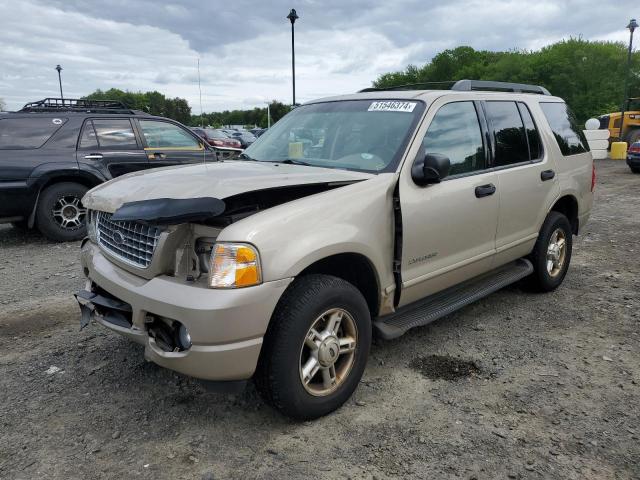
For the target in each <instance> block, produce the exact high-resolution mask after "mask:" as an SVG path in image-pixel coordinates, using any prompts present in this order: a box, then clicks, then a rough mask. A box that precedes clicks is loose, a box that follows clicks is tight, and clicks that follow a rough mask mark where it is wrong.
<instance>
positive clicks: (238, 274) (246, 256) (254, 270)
mask: <svg viewBox="0 0 640 480" xmlns="http://www.w3.org/2000/svg"><path fill="white" fill-rule="evenodd" d="M260 283H262V272H261V271H260V259H259V257H258V251H257V250H256V249H255V247H253V246H251V245H248V244H246V243H216V244H215V245H214V246H213V250H212V251H211V264H210V268H209V287H211V288H243V287H251V286H253V285H258V284H260Z"/></svg>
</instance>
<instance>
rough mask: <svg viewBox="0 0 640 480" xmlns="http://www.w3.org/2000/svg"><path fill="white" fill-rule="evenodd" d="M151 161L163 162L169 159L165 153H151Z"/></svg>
mask: <svg viewBox="0 0 640 480" xmlns="http://www.w3.org/2000/svg"><path fill="white" fill-rule="evenodd" d="M148 156H149V160H154V159H155V160H162V159H165V158H167V155H166V154H165V153H160V152H155V153H150V154H149V155H148Z"/></svg>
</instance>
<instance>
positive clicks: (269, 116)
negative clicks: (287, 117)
mask: <svg viewBox="0 0 640 480" xmlns="http://www.w3.org/2000/svg"><path fill="white" fill-rule="evenodd" d="M265 103H266V104H267V128H271V103H270V102H265Z"/></svg>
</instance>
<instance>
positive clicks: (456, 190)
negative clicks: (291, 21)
mask: <svg viewBox="0 0 640 480" xmlns="http://www.w3.org/2000/svg"><path fill="white" fill-rule="evenodd" d="M491 90H493V91H491ZM594 183H595V171H594V169H593V160H592V157H591V154H590V152H589V150H588V146H587V143H586V140H585V138H584V136H583V133H582V131H581V130H579V129H578V128H577V127H576V126H575V123H574V121H573V117H572V116H571V113H570V111H569V110H568V108H567V106H566V104H565V103H564V102H563V101H562V99H560V98H557V97H553V96H551V95H550V94H549V92H547V91H546V90H545V89H544V88H542V87H536V86H530V85H520V84H501V83H498V82H475V81H460V82H458V83H456V84H455V85H454V86H453V88H452V89H450V90H406V89H405V90H386V91H384V90H380V91H376V90H373V89H368V91H363V92H360V93H357V94H353V95H345V96H340V97H333V98H328V99H322V100H318V101H314V102H310V103H308V104H305V105H302V106H300V107H298V108H296V109H294V110H293V111H292V112H291V113H289V114H288V115H287V116H285V117H284V118H283V119H282V120H280V121H279V122H277V123H276V124H275V125H274V126H273V127H272V128H271V129H269V130H268V131H267V132H266V133H264V134H263V135H262V136H261V137H260V138H259V139H258V140H257V141H256V142H255V143H254V144H253V145H252V146H250V147H249V148H248V149H247V150H246V151H245V153H244V154H243V156H242V158H240V159H238V160H224V161H219V162H213V163H205V164H202V165H190V166H179V167H167V168H159V169H155V170H152V171H147V172H145V173H138V172H136V173H132V174H129V175H125V176H123V177H120V178H118V179H115V180H111V181H109V182H107V183H104V184H102V185H99V186H97V187H95V188H94V189H93V190H91V191H90V192H88V193H87V195H86V196H85V197H84V199H83V204H84V205H85V206H86V207H87V208H88V209H89V214H88V217H89V220H88V235H89V236H88V238H86V239H85V240H84V241H83V243H82V250H81V263H82V266H83V269H84V273H85V275H86V278H87V282H86V287H85V289H84V290H82V291H80V292H78V293H77V295H76V298H77V300H78V302H79V304H80V307H81V313H82V316H81V326H83V327H84V326H86V325H87V324H89V323H90V322H91V321H92V320H93V321H95V322H97V323H99V324H101V325H103V326H104V327H107V328H109V329H111V330H113V331H114V332H116V333H118V334H121V335H123V336H125V337H128V338H129V339H131V340H132V341H134V342H137V343H139V344H141V345H144V352H145V357H146V358H147V359H148V360H149V361H152V362H155V363H156V364H158V365H160V366H163V367H166V368H169V369H172V370H174V371H177V372H181V373H183V374H186V375H190V376H193V377H197V378H200V379H205V380H211V381H216V382H238V381H244V380H247V379H250V378H253V379H254V380H255V383H256V385H257V388H258V390H259V391H260V392H261V394H262V395H263V396H264V398H265V399H266V400H267V402H269V403H270V404H272V405H273V406H274V407H276V408H277V409H279V410H280V411H281V412H283V413H284V414H286V415H289V416H291V417H293V418H296V419H311V418H317V417H319V416H321V415H324V414H327V413H329V412H331V411H333V410H335V409H336V408H338V407H339V406H340V405H342V404H343V403H344V402H345V401H346V400H347V399H349V397H350V396H351V394H352V393H353V392H354V390H355V389H356V387H357V385H358V383H359V381H360V378H361V377H362V375H363V372H364V369H365V365H366V363H367V357H368V355H369V349H370V345H371V339H372V335H373V334H374V333H375V334H377V335H378V336H380V337H381V338H383V339H393V338H396V337H399V336H401V335H403V334H404V333H406V332H408V331H410V330H411V329H412V328H414V327H418V326H421V325H425V324H427V323H429V322H432V321H434V320H436V319H438V318H441V317H443V316H445V315H447V314H449V313H451V312H453V311H455V310H456V309H459V308H461V307H464V306H465V305H468V304H469V303H471V302H473V301H475V300H478V299H480V298H482V297H483V296H486V295H488V294H490V293H492V292H495V291H497V290H499V289H500V288H502V287H504V286H506V285H508V284H510V283H513V282H516V281H518V280H521V279H526V280H527V281H528V282H529V283H530V284H531V285H532V286H534V287H535V288H537V289H538V290H539V291H550V290H553V289H555V288H557V287H558V286H559V285H560V284H561V283H562V281H563V279H564V277H565V274H566V273H567V269H568V267H569V262H570V259H571V249H572V236H573V235H577V234H578V232H580V231H581V230H582V228H583V227H584V225H585V223H586V221H587V219H588V216H589V213H590V210H591V205H592V198H593V188H594Z"/></svg>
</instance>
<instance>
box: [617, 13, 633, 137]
mask: <svg viewBox="0 0 640 480" xmlns="http://www.w3.org/2000/svg"><path fill="white" fill-rule="evenodd" d="M627 28H628V29H629V32H631V35H630V36H629V52H628V54H627V73H626V75H625V77H624V98H623V99H622V108H621V109H620V132H619V133H618V139H619V140H620V141H623V140H624V138H623V136H622V135H623V131H622V130H623V127H624V111H625V109H626V107H627V105H626V104H627V98H629V73H630V71H631V52H632V49H633V31H634V30H635V29H636V28H638V22H636V19H635V18H632V19H631V21H630V22H629V25H627Z"/></svg>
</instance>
